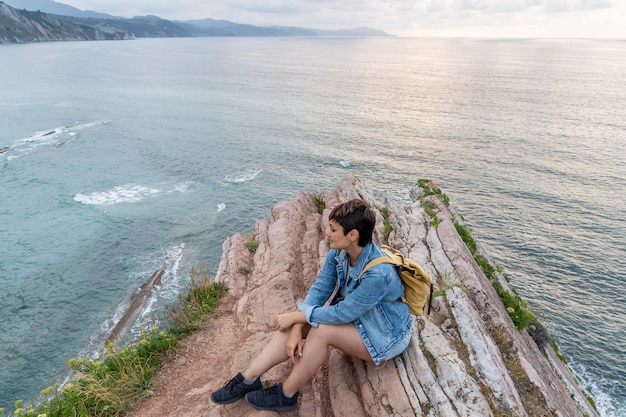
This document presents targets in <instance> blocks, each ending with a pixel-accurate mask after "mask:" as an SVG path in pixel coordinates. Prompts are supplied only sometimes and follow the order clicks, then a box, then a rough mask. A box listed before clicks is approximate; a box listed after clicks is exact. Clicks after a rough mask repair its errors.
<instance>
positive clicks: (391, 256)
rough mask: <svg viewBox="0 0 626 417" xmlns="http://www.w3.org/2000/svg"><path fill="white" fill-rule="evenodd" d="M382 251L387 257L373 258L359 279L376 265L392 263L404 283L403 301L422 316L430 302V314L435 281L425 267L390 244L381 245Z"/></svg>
mask: <svg viewBox="0 0 626 417" xmlns="http://www.w3.org/2000/svg"><path fill="white" fill-rule="evenodd" d="M380 248H381V249H382V251H383V252H384V253H385V255H387V256H386V257H380V258H376V259H372V260H371V261H370V262H369V263H368V264H367V265H365V268H363V271H361V274H359V281H361V277H362V276H363V274H364V273H365V271H367V270H368V269H369V268H371V267H373V266H374V265H379V264H382V263H388V264H392V265H393V266H395V267H396V270H397V271H398V275H400V279H401V280H402V285H404V297H402V301H403V302H405V303H406V304H407V305H408V306H409V311H410V312H411V314H413V315H415V316H421V315H423V314H424V306H425V305H426V302H428V310H427V312H426V314H427V315H428V314H430V305H431V303H432V299H433V282H432V280H431V279H430V277H429V276H428V274H427V273H426V271H424V268H422V266H421V265H420V264H418V263H417V262H415V261H414V260H412V259H408V258H405V257H404V255H402V253H400V251H399V250H397V249H393V248H390V247H389V246H385V245H383V246H381V247H380Z"/></svg>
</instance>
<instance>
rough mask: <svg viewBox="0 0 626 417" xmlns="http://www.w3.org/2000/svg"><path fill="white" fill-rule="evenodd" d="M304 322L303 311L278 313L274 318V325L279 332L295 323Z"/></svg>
mask: <svg viewBox="0 0 626 417" xmlns="http://www.w3.org/2000/svg"><path fill="white" fill-rule="evenodd" d="M304 323H306V317H305V316H304V312H303V311H294V312H291V313H284V314H279V315H278V316H277V317H276V320H274V326H276V328H277V329H278V330H279V331H281V332H282V331H284V330H286V329H288V328H290V327H292V326H294V325H296V324H304Z"/></svg>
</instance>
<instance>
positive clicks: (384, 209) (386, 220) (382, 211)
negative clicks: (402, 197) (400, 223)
mask: <svg viewBox="0 0 626 417" xmlns="http://www.w3.org/2000/svg"><path fill="white" fill-rule="evenodd" d="M376 208H377V209H378V211H380V214H382V215H383V226H385V240H387V239H388V238H389V235H390V234H391V231H392V230H393V227H391V222H390V221H389V210H388V209H387V207H376Z"/></svg>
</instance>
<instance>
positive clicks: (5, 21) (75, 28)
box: [0, 1, 133, 43]
mask: <svg viewBox="0 0 626 417" xmlns="http://www.w3.org/2000/svg"><path fill="white" fill-rule="evenodd" d="M132 38H133V35H132V33H130V32H128V31H125V30H123V29H120V28H118V27H114V26H111V25H107V24H106V23H102V24H93V25H87V24H82V23H80V22H75V21H71V20H66V19H63V18H58V17H55V16H53V15H49V14H47V13H43V12H40V11H28V10H17V9H14V8H13V7H11V6H9V5H7V4H5V3H3V2H1V1H0V43H23V42H50V41H83V40H122V39H132Z"/></svg>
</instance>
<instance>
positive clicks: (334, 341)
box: [283, 323, 372, 397]
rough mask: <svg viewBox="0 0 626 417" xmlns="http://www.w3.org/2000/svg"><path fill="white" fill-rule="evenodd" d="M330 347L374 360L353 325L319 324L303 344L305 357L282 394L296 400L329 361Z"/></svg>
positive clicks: (367, 359) (297, 365)
mask: <svg viewBox="0 0 626 417" xmlns="http://www.w3.org/2000/svg"><path fill="white" fill-rule="evenodd" d="M329 346H334V347H336V348H337V349H339V350H341V351H342V352H344V353H345V354H347V355H350V356H354V357H356V358H359V359H363V360H366V361H372V357H371V356H370V354H369V352H368V350H367V348H366V347H365V344H364V343H363V339H361V336H360V335H359V332H358V331H357V330H356V327H355V326H354V324H352V323H347V324H341V325H324V324H320V325H319V326H318V327H316V328H311V330H310V331H309V334H308V336H307V338H306V342H305V343H304V350H303V352H302V357H301V358H300V360H298V362H297V363H296V365H295V366H294V368H293V370H292V371H291V374H290V375H289V377H288V378H287V379H286V380H285V382H284V383H283V393H284V394H285V395H286V396H287V397H293V396H294V395H295V394H296V392H298V390H299V389H300V388H301V387H302V386H304V384H306V383H307V382H308V381H309V380H310V379H311V378H312V377H313V375H315V373H316V372H317V370H318V369H319V367H320V366H322V365H323V364H324V363H325V362H326V361H327V360H328V355H329V352H328V347H329ZM283 350H284V349H283ZM285 356H286V354H285ZM283 360H284V359H283Z"/></svg>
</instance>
